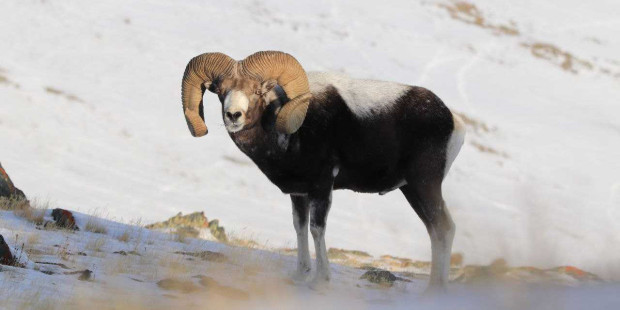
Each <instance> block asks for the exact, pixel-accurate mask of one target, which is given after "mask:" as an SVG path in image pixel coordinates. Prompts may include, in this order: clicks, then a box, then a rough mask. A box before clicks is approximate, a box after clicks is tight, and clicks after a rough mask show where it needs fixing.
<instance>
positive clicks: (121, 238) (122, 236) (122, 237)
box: [116, 229, 131, 243]
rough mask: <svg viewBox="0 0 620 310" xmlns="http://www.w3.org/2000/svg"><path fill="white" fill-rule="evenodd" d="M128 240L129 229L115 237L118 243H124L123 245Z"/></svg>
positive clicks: (129, 236)
mask: <svg viewBox="0 0 620 310" xmlns="http://www.w3.org/2000/svg"><path fill="white" fill-rule="evenodd" d="M130 238H131V235H130V233H129V229H127V230H125V231H124V232H123V233H122V234H120V235H119V236H118V237H116V239H118V241H121V242H125V243H126V242H128V241H129V239H130Z"/></svg>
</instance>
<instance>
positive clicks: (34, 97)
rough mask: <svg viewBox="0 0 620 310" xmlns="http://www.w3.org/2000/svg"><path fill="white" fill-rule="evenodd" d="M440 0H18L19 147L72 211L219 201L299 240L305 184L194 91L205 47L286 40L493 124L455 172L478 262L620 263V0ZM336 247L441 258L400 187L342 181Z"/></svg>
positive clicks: (34, 174)
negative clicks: (294, 201)
mask: <svg viewBox="0 0 620 310" xmlns="http://www.w3.org/2000/svg"><path fill="white" fill-rule="evenodd" d="M440 3H444V4H449V3H451V2H448V1H423V2H412V1H409V0H395V1H391V2H389V3H378V2H376V1H341V2H338V3H334V2H332V1H295V2H294V3H293V2H287V3H286V5H283V4H282V3H280V2H278V1H275V0H265V1H253V2H247V1H239V0H237V1H235V0H231V1H198V0H188V1H183V2H180V1H163V0H158V1H149V2H141V1H120V0H109V1H98V2H92V1H88V2H85V1H78V0H71V1H69V0H67V1H53V0H52V1H34V0H29V1H23V0H4V1H2V3H1V4H0V20H2V27H0V42H2V43H1V44H2V48H0V69H1V70H0V76H2V77H4V78H5V79H4V80H5V81H4V82H0V160H1V161H2V164H3V166H4V167H5V169H6V170H7V171H8V173H9V174H10V176H11V177H12V179H13V181H14V183H15V184H16V185H17V186H18V187H20V188H21V189H22V190H24V192H25V193H26V194H27V195H28V196H29V197H38V198H40V199H49V200H51V201H52V202H53V203H55V204H56V205H59V206H62V207H65V208H67V209H71V210H78V211H82V212H85V213H88V212H90V211H91V210H93V209H95V208H96V209H98V210H103V211H104V212H105V213H106V214H108V217H109V218H111V219H114V220H120V221H124V222H127V221H130V220H137V219H141V221H142V223H150V222H154V221H160V220H163V219H165V218H168V217H170V216H172V215H174V214H176V213H177V212H179V211H182V212H184V213H187V212H192V211H205V213H206V215H207V216H208V217H209V218H219V219H221V221H222V224H223V225H224V226H225V227H226V228H227V229H228V230H232V231H234V232H235V233H237V234H239V235H248V236H253V237H254V238H255V239H259V240H261V241H262V242H264V243H267V244H269V245H271V246H284V245H285V246H295V245H294V242H295V233H294V229H293V225H292V218H291V209H290V208H291V207H290V200H289V198H288V197H286V196H284V195H282V194H281V193H280V192H279V191H278V190H277V188H276V187H275V186H273V185H272V184H270V183H269V181H268V180H267V178H265V177H264V176H263V175H262V174H261V173H260V171H259V170H258V169H257V168H256V167H255V166H254V165H253V164H252V162H251V161H250V160H249V159H247V158H246V157H244V155H243V154H242V153H241V152H240V151H239V150H238V149H237V148H236V147H235V146H234V144H233V143H232V142H231V141H230V139H229V137H228V134H227V133H226V130H225V128H224V126H223V122H222V119H221V116H220V113H221V106H220V103H219V102H218V100H217V98H216V97H215V96H214V95H212V94H207V95H205V115H206V121H207V126H209V128H210V131H209V134H208V135H207V136H206V137H204V138H201V139H196V138H193V137H192V136H191V135H190V133H189V131H188V130H187V126H186V124H185V120H184V118H183V114H182V113H181V102H180V97H181V96H180V84H181V77H182V74H183V70H184V68H185V65H186V63H187V61H189V59H191V57H193V56H195V55H198V54H200V53H203V52H208V51H220V52H224V53H226V54H228V55H230V56H231V57H233V58H236V59H242V58H244V57H246V56H247V55H249V54H251V53H253V52H255V51H258V50H283V51H286V52H288V53H291V54H292V55H294V56H295V57H296V58H297V59H298V60H299V61H300V62H301V64H303V66H304V67H305V68H306V69H307V70H309V71H315V70H319V71H322V70H325V71H338V72H342V73H345V74H348V75H351V76H354V77H358V78H365V79H379V80H388V81H396V82H400V83H406V84H412V85H419V86H424V87H427V88H429V89H431V90H432V91H434V92H435V93H436V94H437V95H438V96H439V97H441V98H442V100H443V101H444V102H445V103H446V104H447V105H448V106H449V107H450V108H452V109H454V110H455V111H458V112H462V113H464V114H465V115H466V116H468V117H470V118H473V119H475V120H477V121H479V122H481V123H484V124H486V126H487V128H489V130H488V131H485V130H483V129H480V128H482V127H479V129H478V130H475V129H474V128H473V127H471V126H470V127H468V130H469V132H468V135H467V138H466V142H465V145H464V146H463V148H462V150H461V154H460V155H459V156H458V157H457V159H456V161H455V162H454V164H453V165H452V168H451V172H450V173H449V174H448V177H447V181H446V182H445V185H444V196H445V199H446V201H447V204H448V206H449V208H450V210H451V213H452V216H453V218H454V221H455V223H456V225H457V230H456V238H455V243H454V251H455V252H462V253H464V256H465V262H466V263H489V262H490V261H492V260H493V259H495V258H498V257H503V258H505V259H506V260H507V261H508V262H509V263H510V264H512V265H536V266H541V267H546V266H554V265H575V266H579V267H580V268H583V269H586V270H589V271H593V272H595V273H597V274H599V275H601V276H603V277H606V278H610V279H611V278H616V279H617V277H618V276H620V246H619V245H620V225H618V224H617V223H618V221H620V198H619V197H620V165H619V164H618V158H620V123H619V120H618V115H619V113H620V104H618V98H620V87H619V86H620V84H619V83H620V79H619V78H618V77H614V76H613V75H614V74H616V75H617V74H618V73H620V58H619V57H618V51H619V50H620V40H619V39H618V35H617V34H618V33H619V32H620V19H618V17H617V12H619V11H620V2H618V1H605V0H597V1H589V2H587V3H585V2H583V1H577V0H565V1H547V2H544V3H542V2H540V1H519V2H515V1H508V0H500V1H497V0H496V1H491V0H475V1H474V3H475V4H476V6H477V7H478V8H479V10H480V12H481V13H482V14H483V16H484V17H485V19H486V20H487V21H488V22H489V23H492V24H494V25H496V24H506V25H508V24H510V22H511V21H513V22H514V24H515V25H516V26H515V27H516V28H517V29H518V30H519V32H520V34H519V35H517V36H509V35H501V34H500V35H498V34H497V33H496V32H495V31H493V30H491V29H485V28H481V27H478V26H476V25H471V24H466V23H464V22H462V21H459V20H456V19H453V18H451V17H450V14H449V13H448V11H447V10H445V9H444V8H442V7H439V6H438V4H440ZM536 42H546V43H550V44H553V45H555V46H557V47H558V48H559V49H561V50H564V51H568V52H570V53H572V54H573V55H574V57H576V58H579V59H583V60H587V61H589V62H591V63H593V64H594V66H595V70H589V69H581V67H579V68H580V70H579V73H570V72H568V71H566V70H563V69H562V68H561V67H560V66H559V65H557V64H556V63H557V61H556V62H551V61H547V60H545V59H542V58H538V57H534V56H533V54H532V52H531V51H530V49H529V48H527V47H524V46H523V44H529V45H531V44H533V43H536ZM576 66H577V65H576ZM599 67H600V68H605V69H606V70H609V71H610V72H611V74H605V73H602V72H601V71H600V70H599V69H597V68H599ZM2 80H3V79H0V81H2ZM17 85H18V86H19V87H17ZM46 89H47V90H46ZM72 96H73V97H72ZM479 126H482V125H479ZM476 146H478V147H476ZM479 148H480V149H482V150H486V151H480V150H479ZM488 148H491V149H488ZM489 150H494V151H489ZM326 243H327V246H328V247H340V248H351V249H358V250H365V251H369V252H370V253H372V254H374V255H382V254H392V255H397V256H405V257H411V258H414V259H422V260H428V259H430V242H429V238H428V236H427V233H426V231H425V229H424V226H423V225H422V223H421V222H420V220H419V219H418V218H417V216H416V215H415V213H414V212H413V211H412V210H411V208H410V207H409V206H408V205H407V203H406V201H405V199H403V197H402V195H401V194H400V193H399V192H398V191H394V192H391V193H389V194H387V195H385V196H378V195H363V194H356V193H352V192H336V193H335V194H334V198H333V206H332V209H331V214H330V217H329V221H328V229H327V232H326ZM404 290H406V291H407V293H410V291H408V290H407V289H404ZM382 296H383V295H382ZM381 298H383V297H381ZM385 298H386V299H389V298H388V297H385ZM406 300H407V299H403V303H405V304H406V303H407V302H406ZM383 301H384V300H383V299H380V300H378V301H377V303H378V304H380V303H381V302H383ZM399 302H400V301H399Z"/></svg>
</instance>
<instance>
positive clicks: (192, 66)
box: [181, 53, 237, 137]
mask: <svg viewBox="0 0 620 310" xmlns="http://www.w3.org/2000/svg"><path fill="white" fill-rule="evenodd" d="M236 64H237V61H235V60H234V59H232V58H230V57H228V56H226V55H224V54H222V53H205V54H202V55H198V56H196V57H194V58H192V60H190V61H189V63H188V64H187V67H185V73H184V74H183V84H182V86H181V97H182V100H183V112H184V114H185V120H186V121H187V126H188V127H189V131H190V132H191V133H192V135H193V136H194V137H202V136H204V135H206V134H207V132H208V129H207V125H206V124H205V120H204V114H203V106H202V96H203V95H204V92H205V90H206V89H207V88H209V86H210V85H211V82H213V80H215V79H217V78H219V77H221V76H225V75H228V74H230V73H231V72H232V71H233V68H234V67H235V65H236Z"/></svg>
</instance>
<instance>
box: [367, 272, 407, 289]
mask: <svg viewBox="0 0 620 310" xmlns="http://www.w3.org/2000/svg"><path fill="white" fill-rule="evenodd" d="M360 279H363V280H368V281H369V282H372V283H376V284H380V285H385V286H392V285H394V282H396V281H405V282H410V281H409V280H406V279H403V278H400V277H397V276H395V275H394V274H393V273H391V272H389V271H387V270H382V269H374V270H368V271H366V272H365V273H364V274H363V275H362V276H361V277H360Z"/></svg>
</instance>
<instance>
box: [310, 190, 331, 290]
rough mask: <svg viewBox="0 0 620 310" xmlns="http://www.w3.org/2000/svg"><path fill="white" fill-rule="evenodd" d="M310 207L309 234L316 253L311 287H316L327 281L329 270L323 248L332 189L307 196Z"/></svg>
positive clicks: (325, 252) (324, 247)
mask: <svg viewBox="0 0 620 310" xmlns="http://www.w3.org/2000/svg"><path fill="white" fill-rule="evenodd" d="M308 199H309V205H310V233H311V234H312V238H313V239H314V251H315V252H316V271H315V274H314V279H313V280H312V283H311V285H312V286H316V285H318V284H321V283H325V282H327V281H329V278H330V275H331V273H330V270H329V261H328V260H327V247H326V246H325V226H326V223H327V213H328V212H329V208H330V206H331V200H332V189H331V186H330V187H329V189H325V190H322V191H317V192H315V193H310V194H308Z"/></svg>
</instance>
